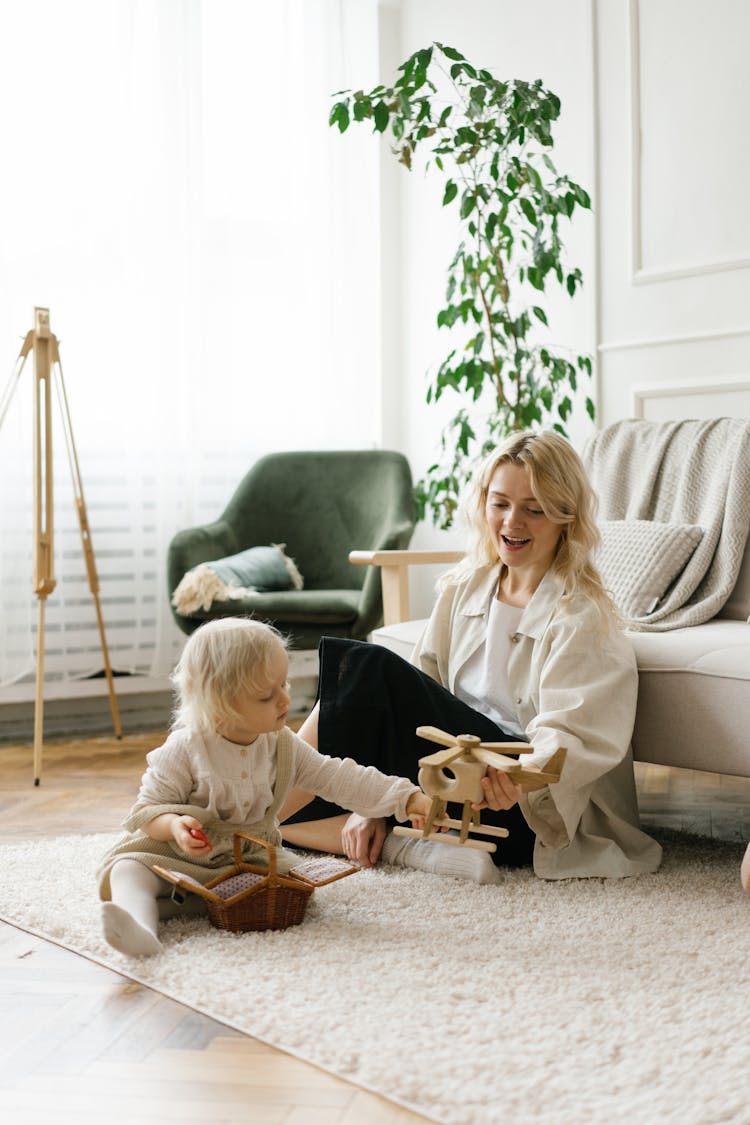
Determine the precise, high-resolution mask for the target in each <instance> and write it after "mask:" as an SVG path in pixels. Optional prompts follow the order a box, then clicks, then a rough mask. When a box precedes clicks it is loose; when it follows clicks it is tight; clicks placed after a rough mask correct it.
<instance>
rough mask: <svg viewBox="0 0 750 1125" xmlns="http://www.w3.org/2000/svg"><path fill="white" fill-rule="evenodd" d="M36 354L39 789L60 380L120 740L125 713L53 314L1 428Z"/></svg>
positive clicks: (6, 396)
mask: <svg viewBox="0 0 750 1125" xmlns="http://www.w3.org/2000/svg"><path fill="white" fill-rule="evenodd" d="M31 351H33V353H34V570H33V588H34V593H35V594H36V596H37V599H38V602H39V619H38V620H39V625H38V630H37V654H36V703H35V707H34V785H38V784H39V782H40V780H41V776H42V747H43V727H44V618H45V608H46V602H47V598H48V597H49V595H50V594H51V593H52V591H53V590H54V589H55V586H56V584H57V583H56V581H55V557H54V503H53V470H52V380H53V378H54V375H55V373H56V374H57V391H58V401H59V404H60V411H61V415H62V424H63V433H64V435H65V445H66V448H67V453H68V462H69V464H70V472H71V477H72V480H73V493H74V498H75V506H76V511H77V513H78V523H79V526H80V529H81V543H82V544H83V557H84V559H85V562H86V573H87V575H88V582H89V589H90V591H91V595H92V597H93V599H94V608H95V610H96V620H97V624H98V626H99V638H100V640H101V646H102V656H103V658H104V672H105V675H106V677H107V687H108V689H109V707H110V711H111V713H112V722H113V724H114V728H115V736H116V737H117V738H121V737H122V727H121V725H120V713H119V709H118V706H117V697H116V696H115V688H114V681H113V678H112V668H111V666H110V662H109V650H108V648H107V639H106V636H105V634H104V620H103V618H102V610H101V604H100V602H99V577H98V575H97V571H96V562H95V560H94V549H93V547H92V545H91V532H90V531H89V522H88V516H87V514H86V505H85V503H84V499H83V482H82V480H81V471H80V468H79V466H78V454H77V453H76V447H75V442H74V441H73V430H72V427H71V422H70V409H69V407H68V396H67V394H66V391H65V382H64V380H63V373H62V366H61V365H60V351H59V348H58V344H57V337H56V336H54V335H53V334H52V332H50V318H49V309H43V308H35V309H34V327H33V328H32V330H31V331H30V332H29V333H28V334H27V336H26V339H25V340H24V342H23V347H22V348H21V351H20V354H19V356H18V359H17V361H16V369H15V371H14V372H13V374H12V375H11V377H10V381H9V382H8V385H7V386H6V388H5V390H4V391H3V396H2V399H0V428H2V424H3V421H4V419H5V415H6V414H7V412H8V407H9V406H10V402H11V399H12V398H13V394H14V392H15V389H16V387H17V386H18V383H19V382H20V378H21V372H22V371H23V369H24V366H25V364H26V360H27V358H28V356H29V353H30V352H31Z"/></svg>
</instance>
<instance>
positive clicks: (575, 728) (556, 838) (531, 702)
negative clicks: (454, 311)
mask: <svg viewBox="0 0 750 1125" xmlns="http://www.w3.org/2000/svg"><path fill="white" fill-rule="evenodd" d="M595 510H596V500H595V497H594V494H593V492H592V490H591V487H590V485H589V483H588V481H587V479H586V475H585V472H584V469H583V466H582V464H581V461H580V459H579V457H578V455H577V454H576V453H575V451H574V450H573V448H572V446H571V445H570V444H569V443H568V442H567V441H566V440H565V439H563V438H562V437H560V436H559V435H557V434H555V433H539V434H531V433H521V434H516V435H514V436H513V437H511V438H509V439H508V440H507V441H506V442H504V443H503V444H502V445H501V446H500V447H498V448H497V449H495V450H494V451H493V452H492V454H491V455H490V456H489V457H488V458H487V459H486V460H485V462H484V463H483V464H482V466H481V467H480V469H479V471H478V472H477V473H476V474H475V476H474V478H473V481H472V485H471V490H470V494H469V496H468V502H467V505H466V517H467V520H468V524H469V531H470V541H469V547H468V552H467V555H466V558H465V559H464V560H463V561H462V562H461V564H459V566H458V567H457V568H455V569H454V570H453V571H452V572H451V573H450V574H449V575H448V576H446V577H445V578H444V579H443V581H442V583H441V588H440V593H439V596H438V599H437V602H436V605H435V608H434V609H433V612H432V614H431V616H430V619H429V622H428V624H427V627H426V629H425V632H424V635H423V636H422V638H421V641H420V642H419V644H418V645H417V648H416V651H415V652H414V655H413V657H412V664H413V666H414V667H413V668H410V667H409V666H408V665H406V664H405V662H404V661H401V660H400V659H399V658H398V657H396V656H394V654H392V653H390V652H388V650H386V649H383V648H381V647H380V646H376V645H367V644H363V643H361V642H359V643H358V642H345V641H337V640H332V639H324V640H323V642H321V650H320V657H321V674H320V689H319V691H320V695H319V701H318V703H317V704H316V706H315V709H314V710H313V712H312V713H311V715H310V716H309V717H308V718H307V720H306V721H305V723H304V724H303V726H302V728H301V730H300V734H301V735H302V737H303V738H305V739H306V740H307V741H309V742H311V743H312V744H313V745H314V746H317V747H319V749H320V750H321V751H322V752H323V753H327V754H332V755H340V754H346V755H349V756H351V757H354V758H356V759H357V760H358V761H360V762H366V763H367V764H372V765H376V766H378V768H380V769H381V770H383V771H384V772H386V773H396V774H404V775H406V776H410V777H411V778H412V779H413V778H415V777H416V772H417V768H418V759H419V758H420V757H423V756H425V755H426V754H428V753H431V752H433V751H434V749H435V748H434V746H432V744H430V743H428V742H424V741H422V740H420V739H418V738H417V737H416V735H415V734H414V730H415V728H416V726H418V725H420V724H429V725H433V726H438V727H442V728H443V729H445V730H447V731H449V732H450V733H452V734H458V733H466V734H477V735H479V736H480V737H481V738H482V739H483V740H484V741H507V740H511V739H513V738H516V739H522V740H526V741H528V742H529V743H530V744H531V746H532V747H533V752H532V753H531V754H527V755H524V764H530V763H533V764H535V765H537V766H540V767H542V768H543V767H544V765H545V763H546V762H547V761H549V759H550V758H551V757H552V756H553V755H554V754H555V753H556V752H557V750H558V749H560V748H561V747H565V748H566V749H567V758H566V762H565V767H564V769H563V773H562V776H561V779H560V781H559V782H558V783H557V784H556V785H553V786H547V787H546V788H544V789H541V790H536V791H531V792H529V793H525V792H523V790H522V789H521V788H520V787H519V786H518V785H515V784H514V783H513V782H512V781H511V780H510V779H509V778H508V776H507V775H506V774H504V773H503V772H501V771H498V770H495V769H493V768H492V767H490V768H488V770H487V776H486V777H485V778H484V779H483V783H482V784H483V786H484V793H485V799H484V801H483V802H482V804H481V806H479V807H481V808H482V809H486V810H487V812H486V813H483V814H482V819H483V821H485V822H487V823H493V824H498V825H502V826H505V827H508V828H509V830H510V836H509V838H508V840H507V841H503V842H501V843H499V844H498V847H497V851H496V852H495V853H494V856H493V859H494V862H495V864H497V865H506V864H507V865H512V866H518V865H521V864H525V863H531V862H533V866H534V871H535V872H536V874H537V875H539V876H541V877H543V878H547V879H561V878H568V877H578V876H614V877H617V876H626V875H635V874H639V873H641V872H646V871H654V870H655V869H656V868H657V867H658V865H659V862H660V859H661V849H660V847H659V845H658V844H657V843H656V842H655V841H653V840H652V839H650V838H649V837H648V836H646V835H645V834H644V833H643V832H642V831H641V830H640V828H639V826H638V806H637V799H636V791H635V781H634V776H633V761H632V754H631V750H630V737H631V734H632V731H633V723H634V719H635V707H636V695H637V686H638V678H637V670H636V664H635V657H634V654H633V651H632V648H631V646H630V644H629V642H628V641H627V639H626V638H625V636H624V635H623V632H622V625H621V622H620V619H619V617H618V614H617V611H616V609H615V607H614V605H613V603H612V601H611V599H610V597H609V595H608V594H607V592H606V590H605V589H604V588H603V586H602V583H601V580H600V578H599V575H598V573H597V571H596V568H595V566H594V565H593V563H592V554H593V551H594V550H595V548H596V546H597V543H598V539H599V536H598V532H597V529H596V524H595V522H594V517H595ZM281 818H282V820H284V819H287V823H286V824H285V825H284V826H283V828H282V831H283V834H284V838H285V839H287V840H289V841H290V842H291V843H293V844H294V843H297V844H298V845H301V846H307V847H320V848H324V849H329V850H332V849H333V850H339V851H343V852H344V854H346V855H348V856H350V857H352V858H356V859H357V860H358V861H359V862H361V863H364V864H365V865H366V866H369V865H370V864H372V863H374V862H375V860H376V859H377V858H378V856H379V854H380V852H381V849H382V847H383V842H384V840H385V839H386V826H385V824H384V822H382V821H375V822H373V821H372V820H365V819H363V818H358V817H347V816H342V815H340V810H337V809H336V808H335V807H334V806H327V807H326V806H324V805H322V804H320V803H318V802H313V801H312V800H311V798H310V795H309V794H304V793H302V792H300V791H295V792H293V793H292V794H290V797H289V799H288V801H287V804H286V806H285V807H284V808H283V809H282V813H281ZM396 839H398V838H393V837H392V836H388V838H387V841H386V847H385V851H384V855H383V858H384V859H385V860H386V861H388V862H399V861H400V862H403V863H405V864H407V865H413V866H421V867H427V868H428V869H431V870H434V869H438V870H445V871H447V872H450V873H455V874H458V873H463V874H467V875H469V877H472V878H477V879H478V880H479V881H488V879H489V878H490V875H489V873H488V869H487V867H486V863H487V861H486V859H482V858H481V857H482V856H486V854H487V853H480V852H474V851H471V852H470V850H469V849H463V848H455V847H452V848H448V847H445V846H444V845H442V844H440V843H434V842H432V843H431V842H429V841H421V840H420V841H408V844H409V845H417V846H416V848H415V847H413V846H412V847H411V848H407V847H406V845H405V844H402V843H401V842H400V840H399V841H398V844H397V843H396ZM446 853H450V854H446ZM453 853H463V855H460V856H458V857H456V856H454V855H453ZM477 857H478V858H477ZM461 864H464V865H465V868H466V870H464V871H462V872H459V871H456V870H455V867H456V865H458V866H460V865H461ZM483 864H484V865H485V866H484V867H482V865H483ZM493 870H494V869H493Z"/></svg>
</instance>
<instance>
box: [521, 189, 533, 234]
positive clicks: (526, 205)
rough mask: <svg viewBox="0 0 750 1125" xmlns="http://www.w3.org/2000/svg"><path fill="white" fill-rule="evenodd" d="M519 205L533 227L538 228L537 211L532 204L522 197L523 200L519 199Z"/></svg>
mask: <svg viewBox="0 0 750 1125" xmlns="http://www.w3.org/2000/svg"><path fill="white" fill-rule="evenodd" d="M518 205H519V207H520V208H521V210H522V211H523V213H524V215H525V216H526V218H527V219H528V220H529V222H530V223H531V225H532V226H533V227H535V226H536V211H535V210H534V208H533V207H532V206H531V203H530V202H529V200H528V199H527V198H526V197H525V196H522V197H521V199H519V201H518Z"/></svg>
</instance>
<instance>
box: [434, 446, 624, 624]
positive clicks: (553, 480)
mask: <svg viewBox="0 0 750 1125" xmlns="http://www.w3.org/2000/svg"><path fill="white" fill-rule="evenodd" d="M503 464H510V465H517V466H520V467H521V468H523V469H525V470H526V472H527V473H528V475H529V482H530V484H531V488H532V491H533V493H534V496H535V497H536V498H537V500H538V501H539V506H540V507H541V509H542V511H543V512H544V514H545V516H546V517H547V519H548V520H550V521H551V522H552V523H555V524H559V526H560V541H559V543H558V545H557V552H556V554H555V558H554V561H553V563H552V570H553V571H555V572H556V573H557V574H558V575H559V577H560V578H561V580H562V584H563V593H564V595H566V596H571V595H573V594H583V595H584V596H587V597H589V598H591V600H592V601H593V602H594V604H595V605H596V607H597V609H598V610H599V612H600V614H601V615H602V619H603V620H607V619H611V618H612V617H614V618H615V619H618V618H619V615H618V613H617V610H616V608H615V606H614V603H613V602H612V599H611V597H610V596H609V594H608V593H607V591H606V590H605V589H604V586H603V585H602V580H601V577H600V575H599V571H598V570H597V569H596V566H595V565H594V562H593V556H594V553H595V551H596V549H597V547H598V546H599V543H600V535H599V529H598V528H597V525H596V510H597V506H598V502H597V498H596V495H595V493H594V490H593V489H592V487H591V485H590V484H589V481H588V478H587V476H586V470H585V469H584V467H583V463H582V461H581V459H580V457H579V456H578V454H577V453H576V451H575V449H573V446H572V445H571V444H570V442H569V441H567V440H566V439H565V438H564V437H562V436H561V435H560V434H557V433H555V432H554V431H550V430H545V431H542V432H540V433H531V432H528V431H524V432H521V433H517V434H513V435H512V436H511V437H509V438H506V440H505V441H504V442H502V443H501V444H500V445H498V446H497V447H496V448H495V449H493V450H492V452H491V453H490V454H489V455H488V456H486V457H485V459H484V460H483V461H482V462H481V463H480V465H479V467H478V468H477V470H476V471H475V473H474V474H473V476H472V479H471V482H470V484H469V488H468V491H467V494H466V496H465V498H464V501H463V504H462V515H463V518H464V520H465V522H466V524H467V526H468V533H469V534H468V544H467V554H466V559H464V560H463V561H462V563H461V564H460V565H459V567H457V568H455V569H454V570H453V571H452V572H451V574H450V575H448V576H447V579H448V581H454V580H455V579H456V578H458V577H460V576H463V575H464V574H466V573H467V572H468V571H472V570H474V569H476V568H477V567H481V566H490V565H494V564H496V563H497V561H498V556H497V550H496V548H495V545H494V543H493V542H492V537H491V535H490V529H489V524H488V522H487V513H486V505H487V497H488V494H489V489H490V483H491V481H492V478H493V476H494V475H495V472H496V470H497V469H498V467H499V466H500V465H503Z"/></svg>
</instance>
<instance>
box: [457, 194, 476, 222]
mask: <svg viewBox="0 0 750 1125" xmlns="http://www.w3.org/2000/svg"><path fill="white" fill-rule="evenodd" d="M476 205H477V197H476V196H475V194H474V192H473V191H468V190H467V191H465V192H464V194H463V198H462V199H461V218H462V219H468V217H469V215H470V214H471V212H472V211H473V210H474V208H475V207H476Z"/></svg>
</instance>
